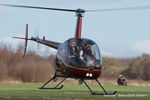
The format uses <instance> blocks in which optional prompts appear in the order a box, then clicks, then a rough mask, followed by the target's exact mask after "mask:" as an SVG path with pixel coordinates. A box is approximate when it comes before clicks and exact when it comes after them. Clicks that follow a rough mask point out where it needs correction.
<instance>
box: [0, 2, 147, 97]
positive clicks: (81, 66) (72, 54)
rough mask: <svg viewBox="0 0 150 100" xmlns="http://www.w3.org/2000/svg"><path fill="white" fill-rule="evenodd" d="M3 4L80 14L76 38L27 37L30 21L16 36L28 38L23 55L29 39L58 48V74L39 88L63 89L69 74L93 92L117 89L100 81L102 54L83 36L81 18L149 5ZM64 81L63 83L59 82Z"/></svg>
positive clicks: (104, 93)
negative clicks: (94, 86) (95, 85)
mask: <svg viewBox="0 0 150 100" xmlns="http://www.w3.org/2000/svg"><path fill="white" fill-rule="evenodd" d="M0 5H1V6H10V7H22V8H32V9H43V10H55V11H64V12H74V13H75V14H76V17H77V23H76V31H75V36H74V37H73V38H69V39H67V40H65V41H64V42H63V43H59V42H55V41H50V40H46V39H45V36H43V39H40V38H38V37H31V38H29V37H28V24H26V32H25V37H13V38H16V39H23V40H25V48H24V53H23V57H24V56H25V54H26V50H27V43H28V40H30V41H34V42H38V43H41V44H43V45H46V46H48V47H51V48H54V49H56V50H57V54H56V57H55V64H56V66H55V74H54V76H53V77H52V78H50V79H49V80H48V81H47V82H46V83H45V84H44V85H43V86H41V87H40V88H39V89H62V88H63V85H61V83H62V82H64V81H65V80H66V79H67V78H74V79H78V80H79V83H81V84H82V83H84V84H85V86H86V87H87V88H88V89H89V91H90V92H91V94H92V95H115V94H116V93H117V91H114V92H113V93H108V92H107V91H106V90H105V88H104V87H103V86H102V84H101V83H100V82H99V80H98V78H99V77H100V75H101V71H102V55H101V53H100V50H99V48H98V45H97V44H96V43H95V42H94V41H93V40H90V39H87V38H81V30H82V18H83V15H84V13H85V12H95V11H118V10H135V9H143V8H144V9H145V8H146V9H147V8H149V6H144V7H130V8H116V9H101V10H84V9H76V10H72V9H60V8H46V7H35V6H23V5H8V4H0ZM58 77H62V78H63V79H62V80H61V81H60V82H59V83H58V84H57V85H56V86H54V87H46V85H47V84H48V83H50V82H51V81H52V80H53V81H54V82H56V81H57V78H58ZM85 80H95V81H96V82H97V83H98V85H99V86H100V88H101V89H102V90H103V92H102V93H99V92H94V91H93V90H92V89H91V88H90V87H89V85H88V84H87V82H86V81H85ZM60 85H61V86H60Z"/></svg>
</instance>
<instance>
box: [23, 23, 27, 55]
mask: <svg viewBox="0 0 150 100" xmlns="http://www.w3.org/2000/svg"><path fill="white" fill-rule="evenodd" d="M27 44H28V24H26V34H25V48H24V54H23V57H24V56H25V55H26V50H27Z"/></svg>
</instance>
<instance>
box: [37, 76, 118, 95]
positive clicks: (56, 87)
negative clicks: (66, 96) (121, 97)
mask: <svg viewBox="0 0 150 100" xmlns="http://www.w3.org/2000/svg"><path fill="white" fill-rule="evenodd" d="M56 76H57V75H56ZM56 76H54V77H52V78H51V79H50V80H48V81H47V82H46V83H45V84H44V85H43V86H42V87H40V88H39V89H62V88H63V85H61V86H60V87H58V86H59V85H60V84H61V83H62V82H64V81H65V80H66V79H67V78H68V77H64V79H63V80H61V81H60V82H59V83H58V84H57V85H56V86H54V87H45V86H46V85H47V84H48V83H50V82H51V81H52V80H54V81H57V79H56ZM57 77H63V76H57ZM95 80H96V82H97V83H98V85H99V86H100V88H102V90H103V91H104V93H97V92H93V91H92V89H91V88H90V87H89V85H88V84H87V83H86V82H85V80H84V79H80V81H81V83H84V84H85V85H86V87H87V88H88V89H89V90H90V92H91V94H92V95H115V94H116V93H117V91H114V92H113V93H108V92H107V91H106V90H105V89H104V87H103V86H102V85H101V83H100V82H99V81H98V80H97V79H95Z"/></svg>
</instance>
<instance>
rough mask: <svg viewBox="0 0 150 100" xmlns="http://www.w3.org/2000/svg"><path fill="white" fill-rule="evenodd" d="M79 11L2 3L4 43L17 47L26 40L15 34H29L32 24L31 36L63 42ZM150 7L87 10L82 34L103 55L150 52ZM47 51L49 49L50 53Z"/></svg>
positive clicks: (92, 6)
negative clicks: (103, 10) (21, 6)
mask: <svg viewBox="0 0 150 100" xmlns="http://www.w3.org/2000/svg"><path fill="white" fill-rule="evenodd" d="M0 4H15V5H27V6H42V7H53V8H67V9H78V8H82V9H86V10H100V9H112V8H128V7H139V6H150V0H0ZM76 19H77V18H76V16H75V13H71V12H59V11H49V10H37V9H25V8H12V7H4V6H0V44H10V45H11V46H12V47H13V48H16V47H17V45H18V44H20V43H24V41H22V40H16V39H13V38H12V37H13V36H23V37H24V34H25V24H26V23H28V24H29V36H30V37H31V36H35V37H36V36H37V35H39V36H40V38H42V37H43V36H45V37H46V39H47V40H52V41H57V42H61V43H63V42H64V41H65V40H67V39H69V38H71V37H74V34H75V27H76ZM149 33H150V7H149V9H141V10H126V11H105V12H87V13H85V14H84V17H83V24H82V37H83V38H89V39H92V40H94V41H95V42H96V43H97V44H98V46H99V48H100V51H101V53H102V55H103V56H109V57H136V56H140V55H142V54H143V53H148V54H150V34H149ZM28 50H36V51H37V52H38V53H40V54H44V52H45V51H47V52H48V53H49V52H50V53H53V52H56V50H54V49H50V48H48V47H46V46H42V45H40V49H37V44H36V43H33V42H29V43H28ZM47 52H46V53H47Z"/></svg>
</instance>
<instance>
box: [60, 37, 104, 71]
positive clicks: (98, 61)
mask: <svg viewBox="0 0 150 100" xmlns="http://www.w3.org/2000/svg"><path fill="white" fill-rule="evenodd" d="M60 48H61V49H60V50H62V51H63V52H64V53H63V55H64V57H65V58H66V59H68V62H65V63H66V64H69V65H71V66H76V67H84V68H85V67H87V68H98V69H99V68H100V67H101V65H102V57H101V55H100V51H99V48H98V46H97V44H96V43H95V42H94V41H92V40H89V39H85V38H81V39H76V38H72V39H69V40H67V41H65V42H64V43H63V45H62V47H60ZM58 50H59V49H58Z"/></svg>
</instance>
